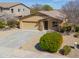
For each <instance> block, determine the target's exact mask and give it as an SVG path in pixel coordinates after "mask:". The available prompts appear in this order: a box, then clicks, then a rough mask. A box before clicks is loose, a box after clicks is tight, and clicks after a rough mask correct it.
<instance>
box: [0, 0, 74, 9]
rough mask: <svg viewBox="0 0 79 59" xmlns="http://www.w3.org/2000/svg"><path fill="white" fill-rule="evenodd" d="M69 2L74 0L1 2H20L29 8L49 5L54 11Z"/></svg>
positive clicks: (14, 0)
mask: <svg viewBox="0 0 79 59" xmlns="http://www.w3.org/2000/svg"><path fill="white" fill-rule="evenodd" d="M68 1H74V0H0V2H20V3H24V4H26V5H27V6H29V7H30V6H32V5H34V4H48V5H51V6H52V7H53V8H54V9H59V8H61V7H62V6H63V5H64V4H66V3H67V2H68Z"/></svg>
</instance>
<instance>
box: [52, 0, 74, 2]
mask: <svg viewBox="0 0 79 59" xmlns="http://www.w3.org/2000/svg"><path fill="white" fill-rule="evenodd" d="M52 1H53V2H62V1H75V0H52Z"/></svg>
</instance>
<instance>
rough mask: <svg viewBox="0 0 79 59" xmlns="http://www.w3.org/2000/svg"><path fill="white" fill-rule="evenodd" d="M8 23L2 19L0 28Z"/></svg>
mask: <svg viewBox="0 0 79 59" xmlns="http://www.w3.org/2000/svg"><path fill="white" fill-rule="evenodd" d="M5 26H6V23H5V21H3V20H0V29H2V28H5Z"/></svg>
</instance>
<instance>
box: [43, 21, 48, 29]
mask: <svg viewBox="0 0 79 59" xmlns="http://www.w3.org/2000/svg"><path fill="white" fill-rule="evenodd" d="M44 30H48V21H44Z"/></svg>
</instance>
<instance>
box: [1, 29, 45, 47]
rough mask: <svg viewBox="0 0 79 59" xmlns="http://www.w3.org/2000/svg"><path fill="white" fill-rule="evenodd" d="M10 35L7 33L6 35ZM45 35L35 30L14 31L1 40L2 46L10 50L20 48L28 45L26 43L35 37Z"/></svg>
mask: <svg viewBox="0 0 79 59" xmlns="http://www.w3.org/2000/svg"><path fill="white" fill-rule="evenodd" d="M8 33H9V32H8ZM8 33H7V32H6V34H8ZM44 33H45V32H40V31H35V30H34V31H31V30H24V31H22V30H17V31H13V32H12V33H10V34H9V35H7V36H3V37H1V38H0V46H2V47H9V48H19V47H20V46H21V45H22V44H24V43H26V41H28V40H31V39H32V38H33V37H37V35H43V34H44Z"/></svg>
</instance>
